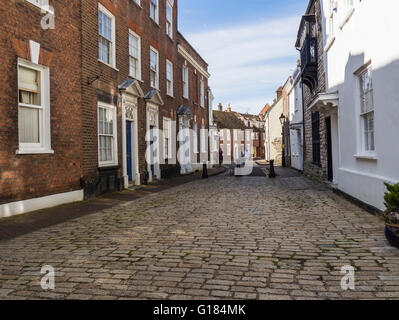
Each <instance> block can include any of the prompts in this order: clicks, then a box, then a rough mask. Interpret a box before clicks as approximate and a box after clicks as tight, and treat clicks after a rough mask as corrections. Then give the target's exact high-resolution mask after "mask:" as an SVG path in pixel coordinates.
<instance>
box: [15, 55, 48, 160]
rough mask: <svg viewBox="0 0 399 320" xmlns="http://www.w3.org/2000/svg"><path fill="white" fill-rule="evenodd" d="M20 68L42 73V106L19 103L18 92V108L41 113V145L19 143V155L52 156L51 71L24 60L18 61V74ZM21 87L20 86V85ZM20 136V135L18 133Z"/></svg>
mask: <svg viewBox="0 0 399 320" xmlns="http://www.w3.org/2000/svg"><path fill="white" fill-rule="evenodd" d="M19 67H24V68H28V69H32V70H35V71H38V72H40V99H41V103H40V106H36V105H27V104H22V103H19V90H18V108H19V107H29V108H36V109H40V110H41V112H40V113H39V143H22V142H19V147H18V150H17V152H16V153H17V154H46V153H49V154H52V153H54V151H53V150H52V149H51V121H50V70H49V68H48V67H45V66H42V65H38V64H35V63H32V62H30V61H27V60H24V59H20V58H19V59H18V63H17V72H19ZM18 87H19V85H18ZM18 136H19V133H18Z"/></svg>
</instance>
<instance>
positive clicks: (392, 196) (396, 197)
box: [384, 183, 399, 225]
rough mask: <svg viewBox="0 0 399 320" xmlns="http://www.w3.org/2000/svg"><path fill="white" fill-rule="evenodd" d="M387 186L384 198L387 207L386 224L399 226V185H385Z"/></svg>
mask: <svg viewBox="0 0 399 320" xmlns="http://www.w3.org/2000/svg"><path fill="white" fill-rule="evenodd" d="M385 186H386V187H387V190H388V192H386V193H385V196H384V200H385V201H384V204H385V206H386V207H387V210H386V211H385V214H384V218H385V222H386V223H389V224H396V225H399V183H397V184H395V185H392V184H389V183H385Z"/></svg>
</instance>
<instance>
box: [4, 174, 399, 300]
mask: <svg viewBox="0 0 399 320" xmlns="http://www.w3.org/2000/svg"><path fill="white" fill-rule="evenodd" d="M383 230H384V224H383V221H381V220H380V219H378V218H377V217H375V216H373V215H371V214H369V213H367V212H366V211H364V210H362V209H360V208H359V207H357V206H355V205H354V204H352V203H350V202H348V201H346V200H344V199H343V198H342V197H340V196H339V195H336V194H334V193H333V192H332V191H330V190H327V189H325V188H324V187H322V186H320V185H315V184H313V183H312V182H310V180H307V179H305V178H303V177H302V176H297V175H293V176H291V177H280V178H277V179H275V180H272V179H269V178H266V177H265V176H251V177H241V178H236V177H234V176H229V175H228V174H226V175H223V176H218V177H213V178H210V179H208V180H197V181H194V182H190V183H187V184H184V185H180V186H178V187H175V188H172V189H168V190H165V191H162V192H160V193H158V194H154V195H149V196H146V197H143V198H140V199H138V200H136V201H133V202H130V203H127V204H123V205H120V206H116V207H112V208H108V209H105V210H103V211H101V212H98V213H94V214H92V215H88V216H84V217H80V218H77V219H75V220H71V221H67V222H63V223H61V224H58V225H56V226H52V227H48V228H45V229H41V230H39V231H35V232H33V233H30V234H27V235H24V236H21V237H18V238H16V239H12V240H7V241H2V242H0V258H1V262H0V297H1V299H7V298H8V299H17V298H50V299H64V298H66V299H120V298H127V299H212V298H217V299H221V298H228V299H235V298H237V299H262V300H263V299H313V298H316V299H342V298H351V299H352V298H356V299H357V298H365V299H368V298H383V299H387V298H399V251H398V250H396V249H393V248H391V247H389V246H388V243H387V242H386V240H385V236H384V233H383ZM43 265H51V266H53V267H54V269H55V286H56V287H55V290H53V291H51V290H50V291H44V290H42V288H41V286H40V278H41V276H42V275H41V274H40V270H41V267H42V266H43ZM345 265H351V266H353V267H355V269H356V274H355V276H356V283H355V284H356V288H355V290H354V291H347V292H344V291H343V290H342V289H341V278H342V276H343V275H342V274H341V267H343V266H345Z"/></svg>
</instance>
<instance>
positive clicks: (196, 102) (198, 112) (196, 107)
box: [178, 33, 209, 161]
mask: <svg viewBox="0 0 399 320" xmlns="http://www.w3.org/2000/svg"><path fill="white" fill-rule="evenodd" d="M178 43H179V45H181V46H182V47H183V48H184V49H185V50H186V51H187V52H188V53H189V54H190V56H191V57H193V58H194V59H195V61H196V62H197V63H198V64H199V65H200V66H201V67H202V68H204V69H205V70H206V71H207V70H208V64H207V63H206V62H205V61H204V60H203V58H202V57H201V56H200V55H199V54H198V53H197V52H196V51H195V50H194V48H192V46H191V45H190V44H189V43H188V41H187V40H186V39H185V38H184V37H183V36H182V35H181V34H180V33H178ZM185 62H186V59H185V58H184V57H183V56H182V55H181V54H179V55H178V76H179V92H178V99H179V105H184V106H189V107H190V108H191V112H192V113H193V115H194V117H195V118H194V119H193V120H192V121H191V124H190V127H191V128H193V123H194V120H195V119H196V121H197V127H198V148H199V150H201V149H200V148H201V145H200V142H201V141H200V137H201V135H200V133H199V132H200V131H199V130H200V129H201V125H202V121H203V122H204V125H205V128H206V129H208V128H209V101H208V79H207V78H206V77H205V76H203V75H202V74H201V73H200V72H199V71H198V70H196V68H195V67H194V66H193V65H192V64H191V63H190V62H189V61H187V67H188V74H189V95H188V96H189V98H188V99H185V98H183V90H182V89H183V88H182V79H181V78H182V72H183V65H184V64H185ZM202 77H203V80H204V87H205V88H204V92H205V106H204V107H201V106H200V79H201V78H202ZM199 159H200V156H199V155H198V159H197V161H199Z"/></svg>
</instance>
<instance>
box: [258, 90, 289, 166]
mask: <svg viewBox="0 0 399 320" xmlns="http://www.w3.org/2000/svg"><path fill="white" fill-rule="evenodd" d="M281 93H282V91H279V90H278V91H277V98H276V99H275V100H274V102H273V104H272V105H271V106H270V108H267V110H266V111H265V112H264V114H263V115H262V119H263V121H264V122H265V159H266V160H267V161H270V160H274V161H275V164H276V165H282V158H283V152H282V142H283V140H282V139H283V135H282V125H281V123H280V116H281V114H282V113H283V101H284V99H283V95H282V94H281Z"/></svg>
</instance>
